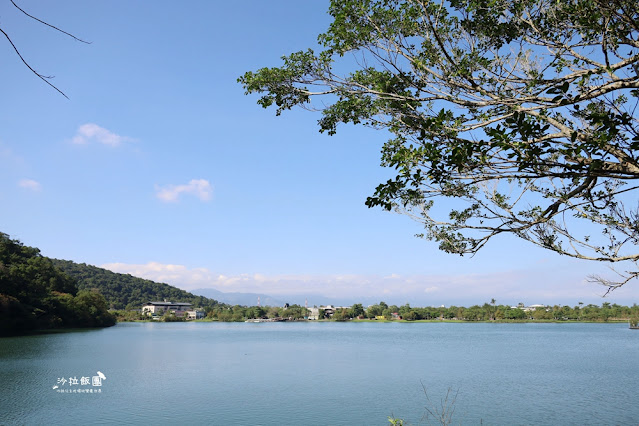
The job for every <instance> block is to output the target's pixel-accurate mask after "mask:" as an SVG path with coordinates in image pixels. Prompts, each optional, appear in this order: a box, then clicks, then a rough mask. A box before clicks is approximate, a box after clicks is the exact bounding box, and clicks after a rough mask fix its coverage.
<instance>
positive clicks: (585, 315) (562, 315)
mask: <svg viewBox="0 0 639 426" xmlns="http://www.w3.org/2000/svg"><path fill="white" fill-rule="evenodd" d="M116 315H118V317H119V319H120V320H124V321H127V320H128V321H131V320H153V321H165V322H174V321H190V320H203V321H224V322H241V321H244V322H276V321H320V320H330V321H351V320H360V321H366V320H369V321H371V320H372V321H589V322H593V321H594V322H609V321H611V322H612V321H617V322H620V321H623V322H630V324H631V326H632V325H634V326H636V325H637V319H638V318H639V306H637V305H636V304H634V305H633V306H631V307H628V306H621V305H618V304H611V303H608V302H604V303H602V305H601V306H597V305H594V304H588V305H584V304H583V303H578V304H577V305H576V306H574V307H570V306H567V305H565V306H559V305H554V306H549V305H542V304H532V305H525V304H524V303H518V304H517V305H516V306H508V305H498V304H497V303H496V301H495V299H492V300H491V302H490V303H484V304H483V305H473V306H470V307H462V306H449V307H446V306H443V305H442V306H439V307H411V306H410V305H409V304H405V305H403V306H397V305H390V306H389V305H388V304H386V303H384V302H380V303H378V304H374V305H370V306H368V307H364V306H363V305H362V304H354V305H352V306H333V305H325V306H323V305H320V306H313V307H308V306H300V305H289V304H285V305H284V306H282V307H274V306H259V305H258V306H239V305H236V306H228V305H227V306H218V307H212V308H211V307H207V308H195V307H193V305H192V304H191V303H184V302H173V301H166V300H165V301H155V302H148V303H146V304H145V305H143V306H142V308H141V309H140V310H135V311H133V312H131V311H128V312H127V311H124V312H122V311H116Z"/></svg>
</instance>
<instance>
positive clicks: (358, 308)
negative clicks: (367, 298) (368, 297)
mask: <svg viewBox="0 0 639 426" xmlns="http://www.w3.org/2000/svg"><path fill="white" fill-rule="evenodd" d="M349 315H350V317H351V318H357V317H359V316H360V315H364V306H362V304H361V303H355V304H354V305H353V306H351V308H350V312H349Z"/></svg>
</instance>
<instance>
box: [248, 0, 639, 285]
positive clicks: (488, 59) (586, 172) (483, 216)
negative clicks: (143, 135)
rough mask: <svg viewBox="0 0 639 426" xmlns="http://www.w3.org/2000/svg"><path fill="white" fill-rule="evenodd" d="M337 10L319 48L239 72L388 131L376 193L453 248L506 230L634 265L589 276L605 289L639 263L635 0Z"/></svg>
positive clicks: (330, 113)
mask: <svg viewBox="0 0 639 426" xmlns="http://www.w3.org/2000/svg"><path fill="white" fill-rule="evenodd" d="M329 13H330V15H331V16H332V17H333V22H332V23H331V25H330V27H329V28H328V30H327V31H326V32H325V33H324V34H321V35H320V36H319V38H318V41H319V43H320V45H321V51H320V52H318V53H316V52H314V51H313V50H311V49H308V50H306V51H300V52H297V53H293V54H291V55H289V56H285V57H283V61H284V64H283V66H281V67H279V68H262V69H260V70H258V71H256V72H247V73H245V74H244V75H243V76H242V77H240V78H239V80H238V81H239V82H240V83H242V85H243V86H244V88H245V90H246V93H247V94H250V93H259V94H261V97H260V98H259V100H258V104H260V105H262V106H263V107H265V108H266V107H269V106H275V107H276V114H277V115H279V114H280V113H281V112H282V111H284V110H288V109H291V108H293V107H302V108H305V109H310V110H320V111H321V113H322V117H321V118H320V120H319V127H320V131H321V132H327V133H328V134H334V133H335V132H336V131H337V126H338V124H340V123H352V124H356V125H358V124H359V125H366V126H371V127H374V128H377V129H384V130H387V131H388V132H389V133H390V134H391V135H392V138H391V139H390V140H389V141H388V142H387V143H386V144H384V146H383V149H382V165H383V166H386V167H390V168H394V169H396V170H397V175H396V177H395V178H394V179H390V180H388V181H387V182H385V183H382V184H380V185H379V186H377V188H376V190H375V192H374V194H373V195H372V196H370V197H369V198H368V199H367V200H366V204H367V205H368V206H369V207H381V208H384V209H386V210H396V211H399V212H402V213H405V214H407V215H409V216H411V217H412V218H414V219H415V220H417V221H418V222H420V223H422V224H423V226H424V228H425V231H424V233H423V234H421V235H420V236H421V237H424V238H427V239H430V240H434V241H437V242H438V243H439V248H440V249H441V250H444V251H446V252H449V253H456V254H460V255H464V254H474V253H476V252H477V251H478V250H480V249H481V248H482V247H484V245H485V244H486V243H487V242H488V241H489V240H491V239H492V238H493V237H495V236H498V235H500V234H512V235H515V236H517V237H519V238H522V239H524V240H526V241H529V242H531V243H533V244H535V245H537V246H540V247H542V248H545V249H548V250H551V251H553V252H556V253H559V254H561V255H566V256H570V257H574V258H579V259H587V260H591V261H596V262H610V263H611V264H621V265H629V268H630V269H629V270H627V271H620V272H619V274H620V278H619V279H617V280H610V279H606V278H602V277H597V276H592V277H591V280H593V281H596V282H599V283H601V284H604V285H605V286H607V288H608V292H609V291H611V290H613V289H615V288H618V287H619V286H621V285H623V284H625V283H627V282H628V281H629V280H631V279H633V278H637V277H639V265H638V261H639V250H637V246H638V245H639V206H637V195H636V194H637V188H638V187H637V183H636V182H637V179H639V161H638V151H639V126H638V124H639V121H638V119H637V115H636V112H637V106H638V97H639V90H638V89H639V24H638V22H639V8H637V7H636V2H635V0H566V1H551V0H499V1H493V2H489V3H487V2H486V1H485V0H448V1H441V2H439V1H437V2H435V1H429V0H339V1H338V0H333V1H332V2H331V6H330V9H329ZM343 69H353V71H352V72H350V73H346V74H340V71H341V70H343ZM436 202H437V205H436V204H435V203H436ZM440 203H441V204H444V206H443V207H445V209H444V208H440Z"/></svg>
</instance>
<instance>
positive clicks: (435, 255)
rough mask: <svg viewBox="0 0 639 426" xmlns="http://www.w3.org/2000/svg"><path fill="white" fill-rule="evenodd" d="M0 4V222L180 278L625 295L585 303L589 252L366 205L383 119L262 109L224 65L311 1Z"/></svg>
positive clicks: (246, 54) (300, 33) (185, 284)
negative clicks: (433, 224)
mask: <svg viewBox="0 0 639 426" xmlns="http://www.w3.org/2000/svg"><path fill="white" fill-rule="evenodd" d="M18 4H19V5H21V6H22V7H23V8H24V9H25V10H26V11H27V12H29V13H31V14H33V15H36V16H37V17H39V18H41V19H43V20H46V21H47V22H49V23H51V24H53V25H56V26H58V27H60V28H62V29H64V30H65V31H69V32H71V33H73V34H74V35H76V36H78V37H80V38H83V39H86V40H89V41H91V44H90V45H87V44H82V43H79V42H76V41H74V40H72V39H70V38H68V37H66V36H64V35H62V34H60V33H57V32H55V31H53V30H51V29H49V28H46V27H44V26H42V25H41V24H38V23H37V22H35V21H33V20H30V19H29V18H27V17H26V16H24V15H22V14H21V13H20V12H19V11H18V10H16V9H15V8H14V7H13V6H12V5H11V4H10V3H8V2H3V3H2V4H0V19H1V21H0V24H1V28H2V29H3V30H5V31H6V32H7V33H8V34H9V35H10V36H11V37H12V39H13V41H14V43H15V44H16V46H17V47H18V48H19V49H20V51H21V53H22V54H23V56H24V58H25V59H26V60H27V61H29V63H30V64H31V65H32V66H33V67H34V68H35V69H36V70H38V71H39V72H40V73H42V74H46V75H54V76H55V78H54V79H53V80H52V82H53V83H54V84H55V85H56V86H57V87H58V88H60V89H61V90H62V91H64V92H65V93H66V94H67V95H68V96H69V98H70V99H69V100H67V99H65V98H64V97H62V96H61V95H59V94H58V93H57V92H55V91H54V90H53V89H51V88H50V87H49V86H47V85H46V84H44V83H43V82H41V81H40V80H38V79H37V78H36V77H35V76H34V75H33V74H31V73H30V72H29V71H28V69H27V68H26V67H25V66H24V65H23V64H22V63H21V62H20V60H19V58H18V57H17V56H16V54H15V52H13V49H12V48H11V46H10V45H9V44H8V43H7V42H6V41H4V40H3V41H2V43H0V49H1V50H0V54H1V55H2V57H3V58H4V59H3V61H2V63H3V67H2V71H1V73H0V75H1V78H0V93H2V94H3V96H2V101H1V102H2V103H1V104H0V105H1V114H0V162H1V163H0V164H2V167H0V206H1V209H0V231H2V232H5V233H8V234H9V235H11V237H12V238H18V239H20V240H21V241H23V242H24V243H25V244H27V245H32V246H37V247H39V248H40V249H41V250H42V253H43V254H45V255H47V256H51V257H55V258H62V259H69V260H73V261H76V262H85V263H89V264H93V265H98V266H103V267H107V268H109V269H111V270H114V271H116V272H127V273H131V274H134V275H138V276H142V277H145V278H150V279H154V280H158V281H163V282H168V283H170V284H172V285H175V286H178V287H181V288H185V289H187V290H189V289H195V288H203V287H213V288H216V289H218V290H221V291H226V292H237V291H239V292H259V293H267V294H271V295H274V296H281V295H293V294H295V295H299V297H305V296H306V295H312V300H311V299H309V303H310V304H320V303H323V301H322V300H321V298H322V296H325V297H327V298H328V297H330V298H333V299H334V298H337V299H340V298H341V299H342V300H344V301H351V300H354V299H355V300H356V299H357V298H358V297H378V298H379V300H385V301H387V302H389V303H398V304H399V303H406V302H408V303H411V304H412V305H441V304H445V305H450V304H464V305H469V304H474V303H479V304H482V303H484V302H487V301H490V299H491V298H495V299H497V302H498V303H504V304H514V303H518V302H524V303H527V304H533V303H549V304H550V303H553V304H554V303H562V304H563V303H565V304H569V305H571V306H574V305H576V304H577V303H578V302H579V301H582V302H585V303H596V304H601V302H602V301H609V302H611V303H621V304H632V303H635V302H637V301H639V283H637V282H632V283H630V284H628V285H627V286H626V287H624V288H622V289H620V290H617V291H615V292H614V293H613V294H612V295H610V296H609V297H608V298H607V299H605V300H602V299H601V298H600V297H599V295H601V294H602V293H603V292H604V290H603V288H601V287H599V286H597V285H595V284H589V283H587V282H586V280H585V278H586V277H587V275H589V274H591V273H608V272H607V270H606V268H605V266H604V265H598V264H594V263H588V262H583V261H575V260H571V259H568V258H563V257H559V256H557V255H555V254H553V253H550V252H546V251H544V250H541V249H538V248H535V247H532V246H530V245H529V244H527V243H525V242H521V241H518V240H516V239H514V238H511V237H502V238H499V239H495V240H493V241H492V243H491V244H489V245H488V246H487V247H486V248H485V249H483V250H482V252H480V253H479V254H478V255H476V256H475V257H473V258H468V257H463V258H462V257H459V256H454V255H447V254H445V253H442V252H439V251H438V249H437V246H436V244H435V243H432V242H429V241H425V240H420V239H417V238H415V237H414V236H413V235H414V234H415V233H418V232H420V231H421V229H420V226H419V225H418V224H416V223H414V222H412V221H411V220H410V219H409V218H407V217H404V216H400V215H397V214H394V213H386V212H383V211H381V210H374V209H373V210H371V209H368V208H366V206H365V205H364V201H365V199H366V197H367V196H368V195H371V194H372V192H373V190H374V188H375V186H376V185H377V184H378V183H380V182H381V181H383V180H386V179H388V178H389V177H390V171H388V170H384V169H382V168H381V167H380V166H379V159H380V149H381V146H382V144H383V143H384V141H385V140H386V137H387V135H386V134H385V133H384V132H380V131H374V130H371V129H367V128H360V127H352V126H343V127H341V128H340V129H339V130H338V134H337V135H336V136H332V137H330V136H327V135H323V134H320V133H319V132H318V131H317V124H316V122H317V119H318V118H319V116H318V115H317V114H314V113H311V112H306V111H291V112H289V113H285V114H283V115H282V116H280V117H276V116H275V114H274V111H272V110H263V109H262V108H261V107H259V106H258V105H257V104H256V103H255V101H256V97H255V96H244V94H243V89H242V87H241V86H240V85H239V84H237V83H236V79H237V77H239V76H240V75H242V74H243V73H244V72H246V71H249V70H255V69H258V68H261V67H263V66H276V65H278V64H279V63H280V61H279V58H280V57H281V56H282V55H285V54H288V53H291V52H293V51H297V50H301V49H305V48H307V47H311V46H313V45H314V44H315V40H316V37H317V35H318V34H319V33H320V32H322V31H324V30H325V29H326V27H327V25H328V23H329V17H328V15H327V14H326V10H327V9H328V2H327V1H312V2H298V1H292V0H289V1H269V2H265V1H245V2H217V1H190V2H175V1H156V0H154V1H153V2H151V1H137V2H131V1H120V0H108V1H106V0H94V1H91V2H86V1H79V0H77V1H71V0H60V1H56V2H49V1H27V0H23V1H20V2H19V3H18Z"/></svg>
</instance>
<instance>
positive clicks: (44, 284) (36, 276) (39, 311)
mask: <svg viewBox="0 0 639 426" xmlns="http://www.w3.org/2000/svg"><path fill="white" fill-rule="evenodd" d="M113 324H115V317H114V316H113V315H112V314H110V313H109V312H108V306H107V303H106V301H105V300H104V297H102V295H100V294H99V293H98V292H95V291H88V290H83V289H80V288H78V285H77V283H76V281H75V280H74V279H73V278H71V277H70V276H68V275H67V274H65V273H64V272H62V271H61V270H60V269H58V268H57V267H55V265H54V264H53V263H52V262H51V260H50V259H49V258H47V257H44V256H42V255H41V254H40V250H39V249H37V248H35V247H29V246H25V245H23V244H22V243H21V242H20V241H18V240H12V239H10V238H9V236H8V235H7V234H4V233H2V232H0V335H11V334H22V333H26V332H29V331H33V330H42V329H52V328H69V327H104V326H110V325H113Z"/></svg>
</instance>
